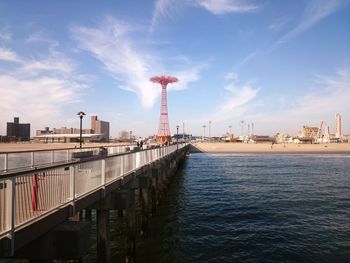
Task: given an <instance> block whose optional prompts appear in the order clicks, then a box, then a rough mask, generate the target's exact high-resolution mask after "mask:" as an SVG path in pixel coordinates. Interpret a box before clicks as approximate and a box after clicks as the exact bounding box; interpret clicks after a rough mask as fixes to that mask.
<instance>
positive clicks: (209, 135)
mask: <svg viewBox="0 0 350 263" xmlns="http://www.w3.org/2000/svg"><path fill="white" fill-rule="evenodd" d="M210 128H211V121H209V141H211V134H210Z"/></svg>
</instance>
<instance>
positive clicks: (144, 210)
mask: <svg viewBox="0 0 350 263" xmlns="http://www.w3.org/2000/svg"><path fill="white" fill-rule="evenodd" d="M148 199H149V194H148V188H140V204H141V231H140V235H141V237H144V238H146V237H147V234H148V213H149V203H148Z"/></svg>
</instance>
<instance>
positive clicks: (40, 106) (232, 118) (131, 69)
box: [0, 0, 350, 137]
mask: <svg viewBox="0 0 350 263" xmlns="http://www.w3.org/2000/svg"><path fill="white" fill-rule="evenodd" d="M163 74H165V75H173V76H176V77H178V79H179V82H178V83H176V84H171V85H169V86H168V111H169V121H170V129H171V132H172V133H174V132H175V130H176V128H175V126H176V125H178V124H179V125H181V126H182V124H183V123H184V124H185V131H186V132H189V133H192V134H197V135H201V134H202V133H203V128H202V126H203V125H206V126H207V127H208V122H209V121H211V135H216V136H220V135H222V134H224V133H225V132H227V131H228V130H229V128H228V127H229V126H230V125H231V126H232V132H233V133H234V134H236V135H238V134H240V131H241V124H240V121H241V120H244V123H245V125H244V126H245V130H246V129H247V124H248V123H249V124H250V123H254V127H255V132H256V133H257V134H274V133H276V132H286V133H289V134H294V133H296V132H297V131H298V130H299V129H300V128H301V126H302V125H312V126H319V124H320V122H321V121H322V120H324V121H326V122H327V124H328V125H329V126H330V130H331V132H334V130H335V114H336V113H340V114H341V115H342V119H343V128H344V132H345V133H347V134H350V1H345V0H327V1H326V0H305V1H304V0H299V1H278V0H275V1H272V0H271V1H268V0H266V1H254V0H251V1H249V0H247V1H243V0H241V1H240V0H156V1H103V2H101V1H0V94H1V101H0V102H1V103H0V111H1V114H0V116H1V118H0V134H5V133H6V122H7V121H12V120H13V117H14V116H19V117H20V121H21V122H30V123H31V124H32V131H35V130H36V129H42V128H43V127H45V126H50V127H61V126H67V127H78V125H79V121H78V116H76V113H77V112H79V111H84V112H86V113H87V115H88V116H91V115H98V116H99V118H100V119H102V120H106V121H109V122H110V124H111V135H112V136H113V137H117V136H118V133H119V132H120V131H121V130H128V131H129V130H132V131H133V133H134V134H136V135H139V136H146V135H152V134H156V133H157V130H158V121H159V110H160V91H161V89H160V86H157V85H156V84H153V83H151V82H150V81H149V78H150V77H152V76H155V75H163ZM89 125H90V123H89V118H85V121H84V126H85V127H88V126H89ZM206 132H207V135H208V128H207V129H206Z"/></svg>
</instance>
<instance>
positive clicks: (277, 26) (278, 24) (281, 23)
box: [267, 16, 290, 32]
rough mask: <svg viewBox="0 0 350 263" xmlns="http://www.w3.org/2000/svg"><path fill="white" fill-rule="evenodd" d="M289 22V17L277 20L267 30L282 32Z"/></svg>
mask: <svg viewBox="0 0 350 263" xmlns="http://www.w3.org/2000/svg"><path fill="white" fill-rule="evenodd" d="M289 20H290V18H289V17H287V16H284V17H280V18H277V19H276V20H275V21H273V22H272V23H271V24H270V25H268V27H267V29H268V30H270V31H273V32H277V31H279V30H281V29H282V28H283V27H284V26H285V24H286V23H287V22H288V21H289Z"/></svg>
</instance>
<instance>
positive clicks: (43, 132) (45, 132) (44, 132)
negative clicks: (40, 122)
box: [35, 127, 53, 136]
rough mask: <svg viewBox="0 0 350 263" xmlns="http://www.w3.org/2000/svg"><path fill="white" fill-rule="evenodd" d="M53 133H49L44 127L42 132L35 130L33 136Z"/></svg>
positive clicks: (48, 129) (47, 128)
mask: <svg viewBox="0 0 350 263" xmlns="http://www.w3.org/2000/svg"><path fill="white" fill-rule="evenodd" d="M50 133H53V132H52V131H50V128H49V127H45V129H44V130H36V132H35V135H37V136H38V135H44V134H50Z"/></svg>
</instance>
